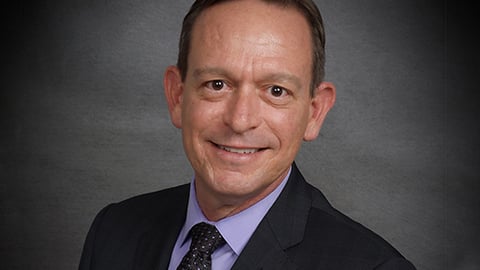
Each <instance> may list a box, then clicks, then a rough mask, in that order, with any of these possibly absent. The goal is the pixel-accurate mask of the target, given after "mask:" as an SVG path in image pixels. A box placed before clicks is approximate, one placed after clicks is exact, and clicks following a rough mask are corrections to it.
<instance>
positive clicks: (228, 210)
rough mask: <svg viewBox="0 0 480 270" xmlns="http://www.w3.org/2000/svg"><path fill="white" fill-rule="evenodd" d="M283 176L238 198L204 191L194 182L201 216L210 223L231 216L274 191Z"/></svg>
mask: <svg viewBox="0 0 480 270" xmlns="http://www.w3.org/2000/svg"><path fill="white" fill-rule="evenodd" d="M284 177H285V176H283V177H281V178H279V180H277V181H274V182H273V183H271V184H270V185H268V186H267V187H266V188H264V189H262V190H261V191H260V192H257V193H254V194H248V195H244V196H238V195H235V194H218V193H215V192H214V191H212V190H209V189H205V188H204V187H203V185H201V184H198V183H197V182H195V192H196V196H197V202H198V205H199V206H200V209H201V210H202V213H203V215H204V216H205V217H206V218H207V219H208V220H210V221H219V220H221V219H224V218H227V217H230V216H233V215H235V214H237V213H240V212H242V211H243V210H245V209H247V208H249V207H250V206H252V205H254V204H256V203H257V202H259V201H261V200H262V199H264V198H265V197H267V196H268V195H269V194H270V193H271V192H272V191H274V190H275V189H276V188H277V187H278V186H279V185H280V183H282V180H283V179H284Z"/></svg>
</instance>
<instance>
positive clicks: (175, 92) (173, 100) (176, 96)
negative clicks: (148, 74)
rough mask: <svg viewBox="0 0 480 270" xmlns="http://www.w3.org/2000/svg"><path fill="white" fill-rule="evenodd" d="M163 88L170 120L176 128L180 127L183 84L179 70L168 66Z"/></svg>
mask: <svg viewBox="0 0 480 270" xmlns="http://www.w3.org/2000/svg"><path fill="white" fill-rule="evenodd" d="M163 87H164V89H165V97H166V99H167V103H168V111H169V113H170V120H171V121H172V123H173V125H174V126H175V127H177V128H181V127H182V100H183V82H182V76H181V75H180V70H179V69H178V68H177V67H176V66H169V67H167V69H166V71H165V75H164V77H163Z"/></svg>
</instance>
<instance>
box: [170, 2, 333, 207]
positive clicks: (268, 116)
mask: <svg viewBox="0 0 480 270" xmlns="http://www.w3.org/2000/svg"><path fill="white" fill-rule="evenodd" d="M190 48H191V52H190V55H189V58H188V72H187V75H186V77H185V78H184V81H183V82H182V81H181V80H180V78H179V72H178V70H175V69H174V68H172V67H171V68H170V71H168V70H167V73H166V77H165V85H166V87H165V88H166V94H167V99H168V100H169V108H170V113H171V117H172V122H173V123H174V124H175V126H177V127H179V128H181V129H182V134H183V144H184V147H185V152H186V154H187V156H188V159H189V160H190V162H191V164H192V166H193V169H194V171H195V179H196V189H197V194H198V196H199V201H201V200H202V199H204V200H209V201H223V202H225V203H232V204H235V203H238V202H245V201H258V199H261V198H262V197H263V196H265V195H266V194H268V193H269V192H270V191H271V190H273V189H274V188H275V187H276V186H278V184H279V183H280V181H281V180H282V179H283V178H284V177H285V176H286V174H287V172H288V169H289V166H290V165H291V164H292V162H293V160H294V158H295V156H296V154H297V152H298V150H299V148H300V145H301V142H302V140H303V139H305V140H312V139H314V138H315V137H316V136H317V135H318V131H319V129H320V126H321V123H322V121H323V118H324V117H325V114H326V111H328V109H329V108H330V107H331V105H332V104H333V100H334V90H333V89H330V90H328V89H327V90H323V91H322V89H320V88H321V87H319V89H317V91H316V93H318V94H317V95H315V98H312V96H311V95H310V92H309V90H310V82H311V70H312V58H311V56H312V47H311V37H310V28H309V25H308V24H307V22H306V20H305V18H304V17H303V16H302V15H301V13H299V12H297V11H296V10H295V9H292V8H281V7H279V6H277V5H272V4H265V3H262V2H259V1H229V2H226V3H222V4H218V5H216V6H213V7H211V8H209V9H207V10H206V11H204V12H203V13H202V14H201V15H200V17H199V18H198V19H197V21H196V23H195V25H194V28H193V33H192V40H191V44H190ZM325 86H329V85H325V84H322V87H324V88H325ZM332 87H333V86H332ZM327 88H328V87H327ZM324 92H325V93H326V94H325V93H324ZM320 101H321V102H323V103H321V102H320ZM324 103H325V104H326V105H325V104H324ZM327 103H328V104H327Z"/></svg>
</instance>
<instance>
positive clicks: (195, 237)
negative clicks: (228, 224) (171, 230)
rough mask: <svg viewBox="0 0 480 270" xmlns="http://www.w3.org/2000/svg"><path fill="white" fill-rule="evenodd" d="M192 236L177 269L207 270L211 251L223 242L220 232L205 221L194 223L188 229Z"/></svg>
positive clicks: (210, 263)
mask: <svg viewBox="0 0 480 270" xmlns="http://www.w3.org/2000/svg"><path fill="white" fill-rule="evenodd" d="M189 235H190V236H191V237H192V243H191V244H190V250H189V251H188V252H187V254H186V255H185V257H183V259H182V261H181V263H180V265H179V266H178V268H177V269H178V270H190V269H195V270H208V269H211V267H212V257H211V255H212V253H213V252H214V251H215V250H216V249H217V248H218V247H220V246H221V245H223V244H225V239H223V237H222V235H221V234H220V232H219V231H218V230H217V228H216V227H215V226H213V225H210V224H208V223H205V222H201V223H198V224H196V225H195V226H193V227H192V229H190V232H189Z"/></svg>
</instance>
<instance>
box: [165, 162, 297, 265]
mask: <svg viewBox="0 0 480 270" xmlns="http://www.w3.org/2000/svg"><path fill="white" fill-rule="evenodd" d="M290 172H291V168H290V169H289V171H288V174H287V176H286V177H285V178H284V179H283V180H282V182H281V183H280V185H279V186H278V187H277V188H276V189H275V190H273V191H272V192H271V193H270V194H269V195H267V197H265V198H263V199H262V200H260V201H259V202H257V203H256V204H254V205H252V206H250V207H249V208H247V209H245V210H243V211H242V212H240V213H237V214H235V215H233V216H230V217H226V218H224V219H221V220H219V221H217V222H212V221H209V220H207V218H206V217H205V216H204V215H203V213H202V210H201V209H200V207H199V205H198V202H197V196H196V193H195V188H194V186H195V180H192V183H191V185H190V197H189V199H188V208H187V217H186V220H185V224H184V225H183V228H182V230H181V231H180V234H179V235H178V238H177V242H176V243H175V247H174V248H173V252H172V255H171V257H170V265H169V266H168V269H169V270H175V269H176V268H177V266H178V265H179V264H180V262H181V260H182V258H183V256H185V254H187V252H188V249H189V248H190V242H191V239H190V238H188V232H189V231H190V229H191V228H192V227H193V226H194V225H195V224H197V223H199V222H207V223H210V224H213V225H215V226H216V227H217V229H218V231H219V232H220V234H222V236H223V238H224V239H225V241H226V242H227V243H226V244H225V245H223V246H222V247H220V248H218V249H217V250H215V252H214V253H213V254H212V270H226V269H230V268H232V266H233V264H234V263H235V261H236V260H237V258H238V256H239V255H240V253H241V252H242V250H243V248H244V247H245V245H246V244H247V242H248V240H249V239H250V237H251V236H252V234H253V232H254V231H255V229H256V228H257V226H258V224H259V223H260V221H261V220H262V219H263V217H264V216H265V215H266V214H267V212H268V210H269V209H270V207H271V206H272V205H273V203H274V202H275V201H276V200H277V198H278V196H279V195H280V193H281V192H282V190H283V188H284V187H285V184H286V183H287V179H288V177H289V176H290ZM166 218H168V217H166Z"/></svg>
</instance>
